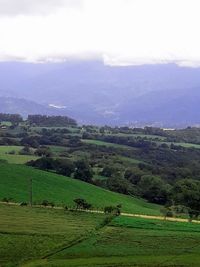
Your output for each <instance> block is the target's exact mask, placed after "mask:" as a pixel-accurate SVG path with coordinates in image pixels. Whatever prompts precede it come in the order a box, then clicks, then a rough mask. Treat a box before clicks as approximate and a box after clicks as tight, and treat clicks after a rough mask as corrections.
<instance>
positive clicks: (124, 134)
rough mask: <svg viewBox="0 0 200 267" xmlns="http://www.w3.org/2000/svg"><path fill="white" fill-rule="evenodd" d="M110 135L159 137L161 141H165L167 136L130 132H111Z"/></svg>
mask: <svg viewBox="0 0 200 267" xmlns="http://www.w3.org/2000/svg"><path fill="white" fill-rule="evenodd" d="M108 135H111V136H121V137H141V138H147V139H152V140H154V139H157V140H158V139H159V140H161V141H164V140H166V137H164V136H160V135H153V134H133V133H132V134H128V133H116V134H114V133H111V134H108Z"/></svg>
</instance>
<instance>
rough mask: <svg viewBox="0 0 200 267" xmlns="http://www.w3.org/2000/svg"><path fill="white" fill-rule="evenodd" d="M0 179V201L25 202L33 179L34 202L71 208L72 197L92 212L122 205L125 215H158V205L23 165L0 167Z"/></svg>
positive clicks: (2, 165) (3, 165)
mask: <svg viewBox="0 0 200 267" xmlns="http://www.w3.org/2000/svg"><path fill="white" fill-rule="evenodd" d="M0 177H1V179H0V199H2V198H4V197H7V198H11V199H13V201H15V202H22V201H28V200H29V179H30V178H32V180H33V201H34V202H36V203H41V201H42V200H44V199H46V200H49V201H53V202H54V203H55V204H57V205H62V204H65V205H68V206H72V205H73V200H74V199H75V198H84V199H86V200H87V201H88V202H89V203H91V204H92V205H93V208H94V209H98V208H99V209H103V208H104V207H105V206H108V205H118V204H121V205H122V210H123V211H124V212H129V213H139V214H149V215H159V214H160V206H159V205H155V204H150V203H148V202H146V201H144V200H142V199H139V198H134V197H130V196H127V195H122V194H119V193H115V192H111V191H108V190H105V189H103V188H100V187H97V186H94V185H91V184H88V183H85V182H82V181H80V180H76V179H72V178H69V177H66V176H62V175H57V174H54V173H50V172H45V171H41V170H37V169H33V168H31V167H28V166H24V165H14V164H1V165H0Z"/></svg>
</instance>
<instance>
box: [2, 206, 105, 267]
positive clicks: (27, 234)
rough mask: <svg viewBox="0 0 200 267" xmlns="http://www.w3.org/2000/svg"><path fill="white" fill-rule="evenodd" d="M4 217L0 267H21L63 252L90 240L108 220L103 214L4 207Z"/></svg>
mask: <svg viewBox="0 0 200 267" xmlns="http://www.w3.org/2000/svg"><path fill="white" fill-rule="evenodd" d="M0 214H1V220H0V266H18V264H19V266H21V264H20V263H21V262H23V261H26V260H31V259H34V258H36V259H37V258H41V257H45V256H46V255H48V254H49V253H52V252H54V251H57V250H58V251H59V250H60V249H62V248H63V247H67V246H68V245H70V244H71V243H72V242H74V240H78V239H80V238H82V237H84V236H86V235H87V234H88V232H90V231H92V230H93V229H95V227H97V226H98V225H99V224H100V223H101V221H102V220H103V218H104V215H101V214H87V213H83V212H79V213H77V212H67V211H64V210H55V209H54V210H52V209H48V208H28V207H19V206H9V205H3V204H1V205H0ZM16 263H18V264H16ZM15 264H16V265H15Z"/></svg>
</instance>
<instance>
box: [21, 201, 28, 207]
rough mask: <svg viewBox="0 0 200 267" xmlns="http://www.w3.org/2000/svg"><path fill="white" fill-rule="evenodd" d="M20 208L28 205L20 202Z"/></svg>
mask: <svg viewBox="0 0 200 267" xmlns="http://www.w3.org/2000/svg"><path fill="white" fill-rule="evenodd" d="M20 206H21V207H24V206H28V203H27V202H21V203H20Z"/></svg>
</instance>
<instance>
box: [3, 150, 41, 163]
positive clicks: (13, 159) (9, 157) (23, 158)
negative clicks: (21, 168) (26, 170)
mask: <svg viewBox="0 0 200 267" xmlns="http://www.w3.org/2000/svg"><path fill="white" fill-rule="evenodd" d="M22 148H23V147H22V146H0V160H6V161H7V162H8V163H13V164H24V163H26V162H28V161H30V160H35V159H37V158H38V157H37V156H34V155H19V151H20V150H21V149H22ZM10 152H14V154H9V153H10Z"/></svg>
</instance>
